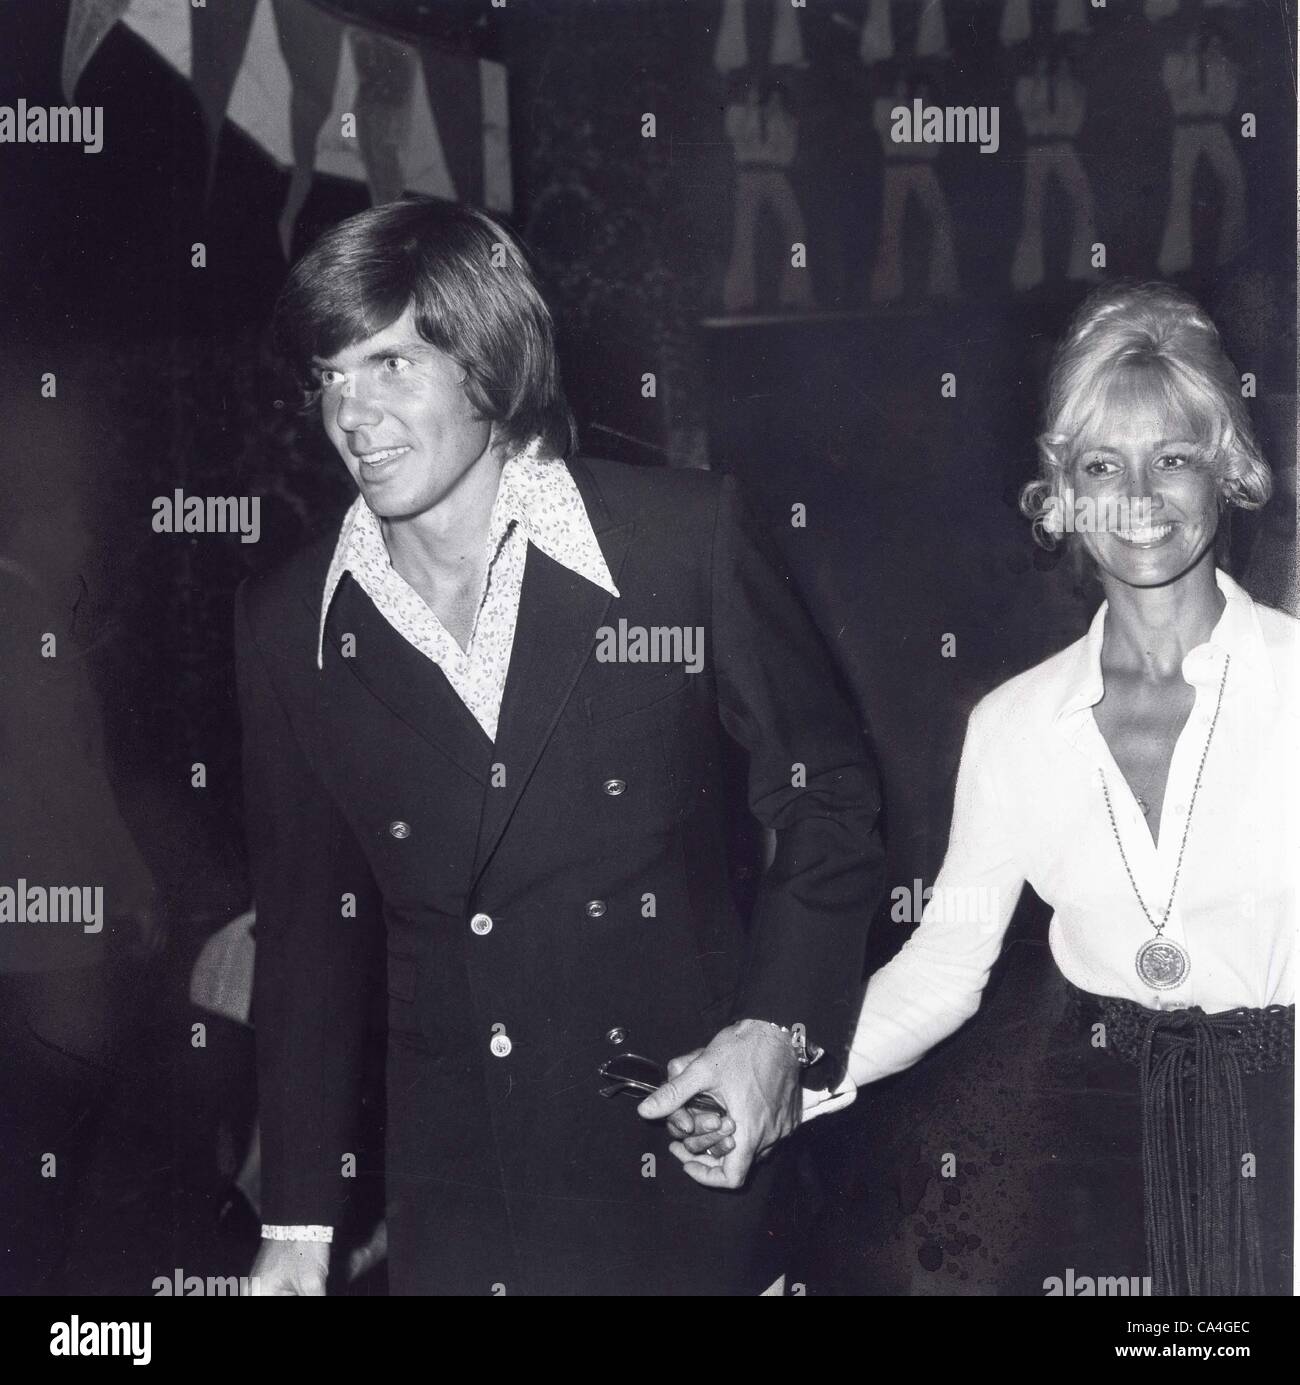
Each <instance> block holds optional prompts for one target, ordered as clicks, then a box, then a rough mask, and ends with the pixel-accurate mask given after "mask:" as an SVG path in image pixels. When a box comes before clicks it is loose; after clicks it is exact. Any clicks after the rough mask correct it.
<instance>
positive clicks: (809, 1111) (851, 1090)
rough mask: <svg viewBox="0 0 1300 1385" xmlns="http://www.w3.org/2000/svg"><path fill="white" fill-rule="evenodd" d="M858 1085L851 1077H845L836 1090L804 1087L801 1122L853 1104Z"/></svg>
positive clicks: (804, 1122) (805, 1123) (806, 1121)
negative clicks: (817, 1089)
mask: <svg viewBox="0 0 1300 1385" xmlns="http://www.w3.org/2000/svg"><path fill="white" fill-rule="evenodd" d="M857 1096H858V1086H857V1083H856V1082H854V1080H853V1079H852V1078H851V1077H847V1076H846V1077H845V1079H844V1081H843V1082H841V1083H840V1085H839V1086H838V1087H836V1088H835V1089H834V1090H829V1089H826V1088H823V1089H822V1090H821V1091H816V1090H813V1089H811V1088H808V1087H805V1088H804V1089H803V1115H802V1116H801V1117H800V1124H801V1125H807V1123H808V1122H809V1121H810V1120H812V1119H813V1118H814V1117H816V1116H824V1115H826V1114H827V1113H828V1112H830V1111H842V1110H843V1109H844V1108H845V1107H846V1106H852V1105H853V1103H854V1102H855V1101H856V1100H857Z"/></svg>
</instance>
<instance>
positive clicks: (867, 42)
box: [858, 0, 894, 66]
mask: <svg viewBox="0 0 1300 1385" xmlns="http://www.w3.org/2000/svg"><path fill="white" fill-rule="evenodd" d="M893 56H894V30H893V26H892V24H891V21H890V17H889V0H871V8H870V9H869V10H868V11H867V22H866V23H865V24H864V25H863V26H862V41H861V42H860V43H859V44H858V57H860V58H861V59H862V61H863V62H864V63H866V64H867V65H868V66H870V65H871V64H872V63H878V62H883V61H884V60H885V59H886V58H892V57H893Z"/></svg>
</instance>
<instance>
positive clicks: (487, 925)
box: [469, 914, 492, 938]
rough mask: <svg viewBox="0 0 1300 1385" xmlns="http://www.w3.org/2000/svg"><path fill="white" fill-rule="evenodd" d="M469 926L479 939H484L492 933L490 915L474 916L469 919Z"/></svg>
mask: <svg viewBox="0 0 1300 1385" xmlns="http://www.w3.org/2000/svg"><path fill="white" fill-rule="evenodd" d="M469 926H470V928H472V929H473V931H474V932H475V933H477V934H478V935H479V937H480V938H484V937H486V936H487V935H488V934H489V933H490V932H491V931H492V916H491V915H490V914H475V915H474V917H473V918H472V919H470V921H469Z"/></svg>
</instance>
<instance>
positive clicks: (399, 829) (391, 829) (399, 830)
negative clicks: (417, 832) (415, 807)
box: [388, 818, 411, 842]
mask: <svg viewBox="0 0 1300 1385" xmlns="http://www.w3.org/2000/svg"><path fill="white" fill-rule="evenodd" d="M388 834H389V836H391V837H396V838H397V840H398V841H399V842H400V841H402V840H404V839H405V838H406V837H409V836H410V835H411V824H410V823H409V822H402V821H401V819H400V818H399V819H398V821H396V822H390V823H389V824H388Z"/></svg>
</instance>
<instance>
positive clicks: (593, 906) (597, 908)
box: [587, 899, 605, 919]
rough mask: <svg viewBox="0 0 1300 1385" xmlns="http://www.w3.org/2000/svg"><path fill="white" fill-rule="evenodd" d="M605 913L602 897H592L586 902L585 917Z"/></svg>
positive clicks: (597, 916) (591, 917) (598, 916)
mask: <svg viewBox="0 0 1300 1385" xmlns="http://www.w3.org/2000/svg"><path fill="white" fill-rule="evenodd" d="M604 913H605V901H604V900H603V899H592V900H589V901H588V902H587V917H588V918H589V919H598V918H601V917H602V916H603V915H604Z"/></svg>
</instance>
